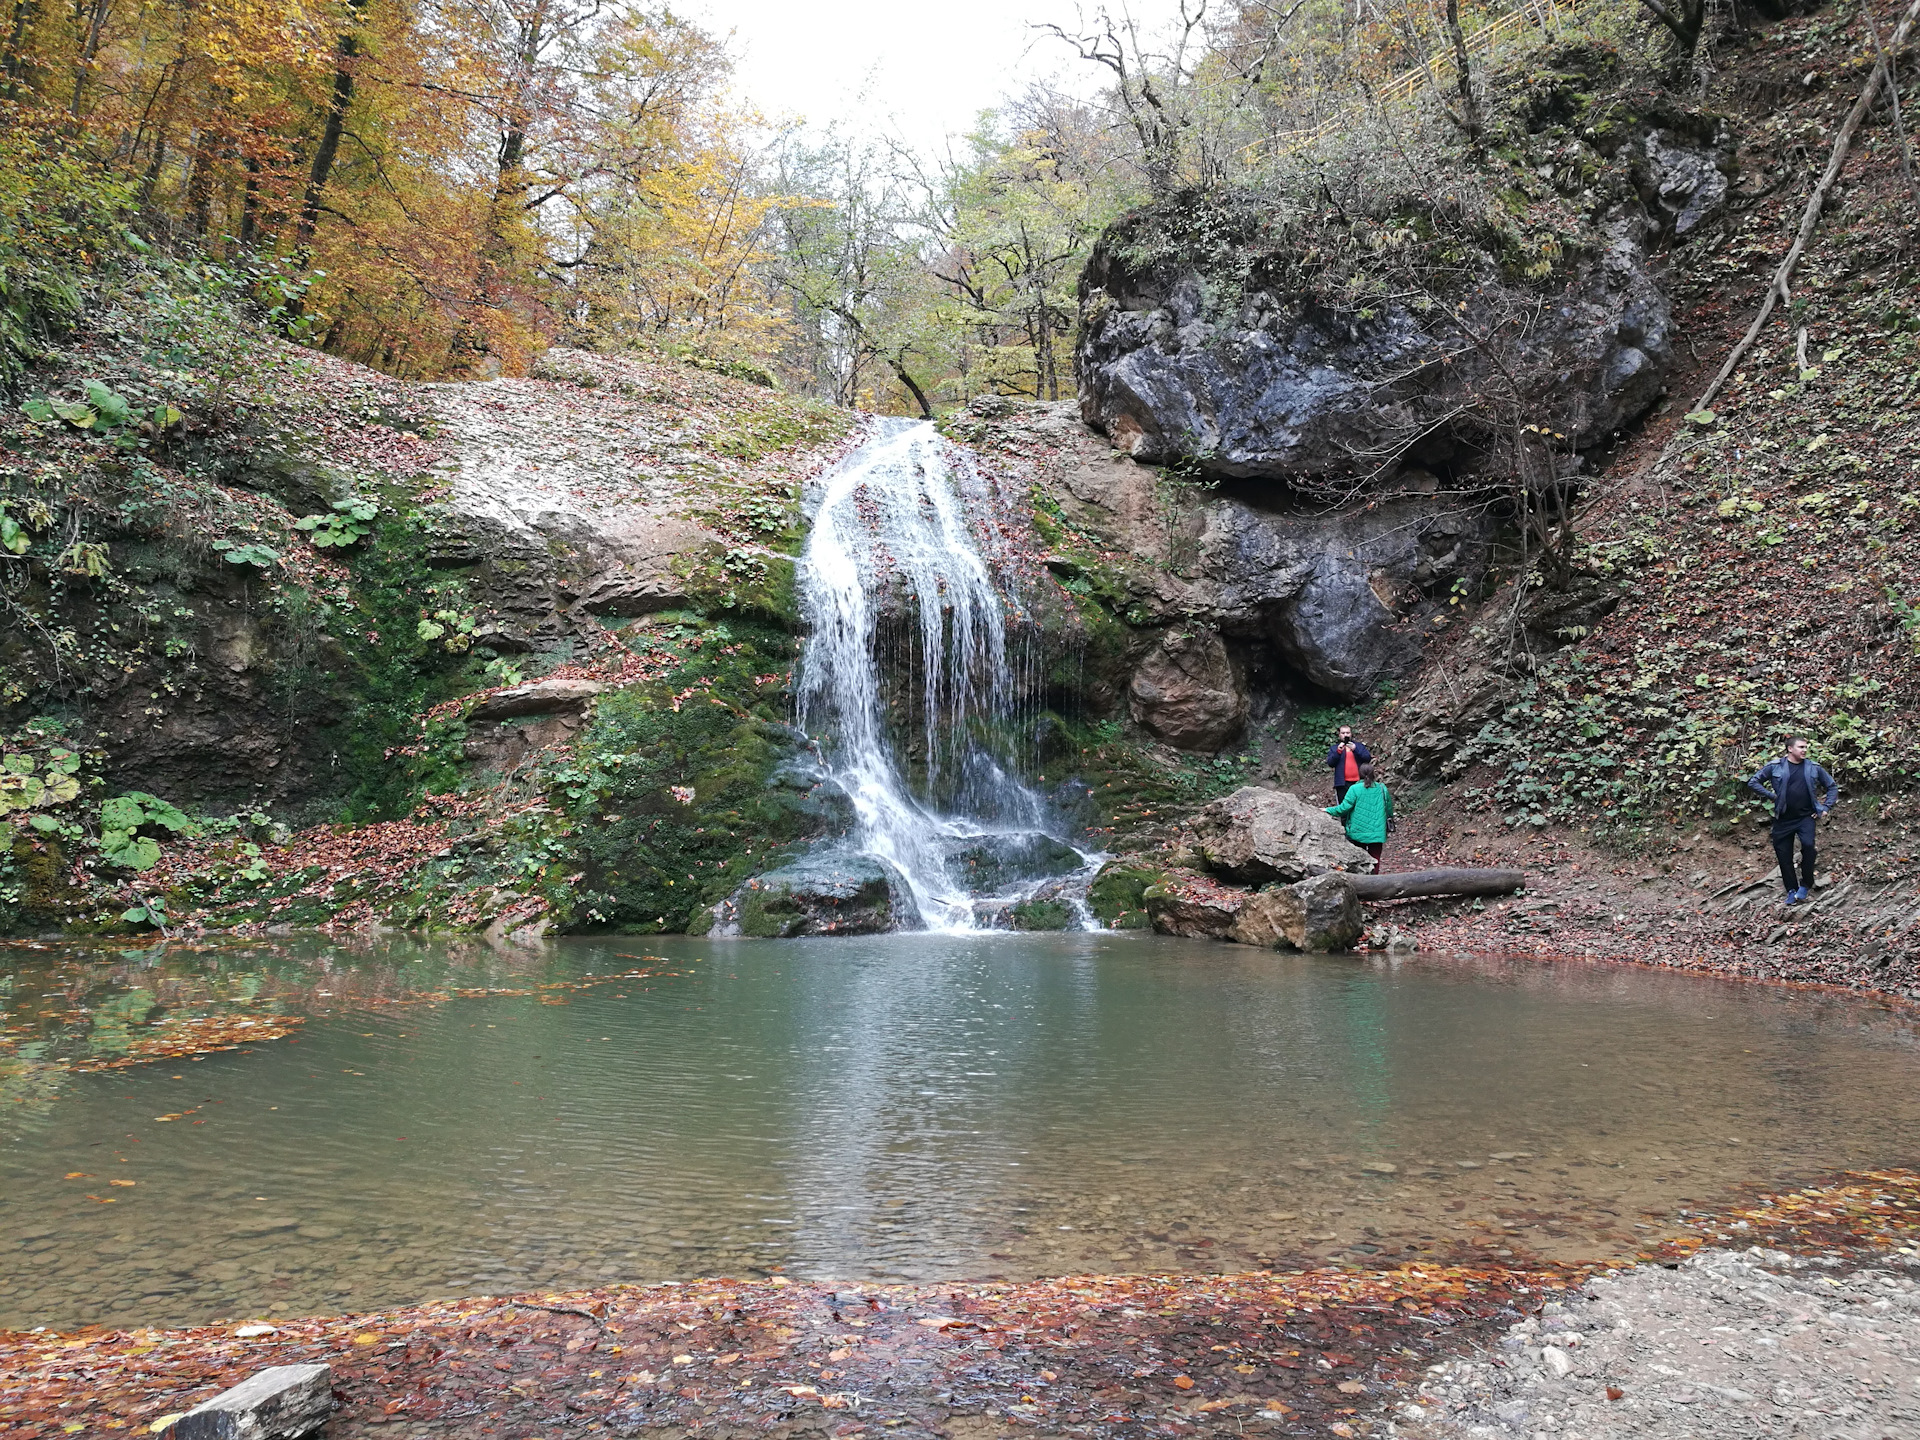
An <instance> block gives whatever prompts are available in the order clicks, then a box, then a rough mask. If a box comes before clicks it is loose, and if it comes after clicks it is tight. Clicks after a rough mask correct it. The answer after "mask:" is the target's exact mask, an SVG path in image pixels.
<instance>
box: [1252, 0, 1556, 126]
mask: <svg viewBox="0 0 1920 1440" xmlns="http://www.w3.org/2000/svg"><path fill="white" fill-rule="evenodd" d="M1582 3H1583V0H1522V3H1521V5H1520V7H1519V8H1518V9H1516V10H1510V11H1508V12H1507V13H1506V14H1505V15H1502V16H1501V17H1500V18H1499V19H1498V20H1495V21H1494V22H1493V23H1492V24H1490V25H1483V26H1481V27H1480V28H1479V29H1478V30H1476V31H1474V32H1473V33H1472V34H1471V35H1469V36H1467V37H1466V48H1467V53H1468V54H1469V55H1473V54H1479V53H1482V52H1485V51H1489V50H1491V49H1493V47H1494V45H1495V43H1496V42H1498V41H1499V39H1500V37H1501V36H1503V35H1505V34H1507V33H1508V32H1509V31H1513V30H1518V29H1520V28H1521V27H1522V26H1530V27H1537V28H1539V29H1542V30H1549V29H1552V28H1553V27H1554V26H1555V25H1556V24H1558V23H1559V20H1560V16H1561V12H1562V11H1565V10H1572V9H1574V8H1576V7H1577V6H1578V5H1580V4H1582ZM1585 3H1592V0H1585ZM1452 65H1453V52H1452V50H1451V49H1448V50H1443V51H1441V52H1439V54H1438V55H1437V56H1436V55H1429V56H1428V57H1427V58H1426V59H1425V60H1423V61H1422V62H1421V63H1420V64H1418V65H1416V66H1414V67H1413V68H1412V69H1411V70H1405V71H1402V72H1401V73H1400V74H1398V75H1396V76H1394V77H1393V78H1392V79H1391V80H1389V81H1387V82H1386V83H1385V84H1383V85H1381V86H1380V87H1379V88H1378V89H1376V90H1375V91H1374V92H1373V95H1372V97H1371V101H1370V102H1369V101H1367V100H1350V101H1348V102H1347V103H1346V104H1344V105H1342V106H1340V107H1339V108H1338V109H1336V110H1335V111H1334V112H1333V114H1331V115H1329V116H1328V117H1327V118H1326V119H1325V120H1322V121H1321V122H1320V123H1319V124H1318V125H1315V126H1314V127H1313V128H1312V129H1310V130H1282V131H1281V132H1279V133H1278V134H1276V135H1272V136H1269V137H1267V138H1265V139H1261V140H1255V141H1254V142H1253V143H1252V144H1251V145H1248V146H1247V147H1246V148H1245V149H1243V150H1242V151H1241V152H1240V153H1241V154H1242V155H1243V156H1244V155H1249V154H1251V153H1252V152H1253V151H1254V150H1256V149H1258V148H1259V147H1260V146H1262V145H1273V146H1276V147H1284V148H1276V149H1275V150H1274V152H1273V153H1274V155H1275V157H1276V158H1277V157H1279V156H1283V155H1292V154H1294V153H1295V152H1296V151H1299V150H1304V149H1306V148H1307V146H1309V145H1312V144H1314V143H1315V142H1317V141H1320V140H1324V139H1326V138H1327V136H1329V135H1331V134H1333V132H1334V131H1336V130H1338V129H1340V128H1341V127H1342V126H1344V125H1345V124H1346V123H1347V122H1348V121H1349V120H1350V119H1352V118H1353V116H1354V115H1355V114H1358V113H1364V112H1365V110H1366V109H1367V106H1368V104H1369V103H1372V104H1377V105H1384V104H1387V103H1389V102H1391V101H1399V100H1411V99H1412V98H1413V97H1414V96H1415V95H1416V94H1417V93H1419V90H1420V88H1421V86H1422V85H1424V84H1428V83H1431V84H1436V85H1437V84H1438V83H1439V80H1440V72H1441V71H1443V70H1446V69H1450V68H1451V67H1452Z"/></svg>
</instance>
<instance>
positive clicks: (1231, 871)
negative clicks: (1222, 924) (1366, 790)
mask: <svg viewBox="0 0 1920 1440" xmlns="http://www.w3.org/2000/svg"><path fill="white" fill-rule="evenodd" d="M1193 833H1194V837H1195V840H1196V841H1197V844H1198V848H1199V851H1200V858H1201V861H1202V863H1203V864H1205V866H1206V867H1207V869H1208V870H1210V871H1212V872H1213V873H1214V874H1216V875H1220V876H1223V877H1225V878H1226V879H1229V880H1236V881H1239V882H1240V883H1242V884H1251V885H1258V884H1263V883H1265V882H1267V881H1270V880H1278V881H1280V882H1281V883H1283V884H1291V883H1292V882H1293V881H1296V880H1304V879H1306V878H1307V877H1308V876H1310V875H1319V874H1322V873H1324V872H1325V871H1328V870H1352V871H1355V872H1357V873H1362V874H1364V873H1366V872H1368V871H1371V870H1372V869H1373V857H1372V856H1371V855H1369V854H1367V852H1366V851H1364V850H1362V849H1361V848H1360V847H1359V846H1358V845H1355V844H1353V843H1352V842H1351V841H1349V840H1348V839H1347V835H1346V831H1345V830H1344V829H1342V828H1341V825H1340V822H1339V821H1338V820H1335V819H1334V818H1333V817H1332V816H1331V815H1329V814H1327V812H1326V811H1325V810H1324V809H1322V808H1321V807H1320V806H1318V805H1310V804H1308V803H1307V802H1306V801H1305V800H1302V799H1301V798H1300V797H1299V796H1298V795H1293V794H1290V793H1288V792H1287V791H1284V790H1268V789H1265V788H1263V787H1261V786H1258V785H1243V786H1241V787H1240V788H1239V789H1238V790H1236V791H1234V792H1233V793H1232V794H1231V795H1227V796H1223V797H1222V798H1220V799H1218V800H1215V801H1214V802H1213V803H1212V804H1210V805H1206V806H1203V807H1202V808H1201V810H1200V811H1199V813H1198V814H1196V815H1195V816H1194V817H1193Z"/></svg>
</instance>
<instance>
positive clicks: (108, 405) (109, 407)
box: [82, 380, 133, 427]
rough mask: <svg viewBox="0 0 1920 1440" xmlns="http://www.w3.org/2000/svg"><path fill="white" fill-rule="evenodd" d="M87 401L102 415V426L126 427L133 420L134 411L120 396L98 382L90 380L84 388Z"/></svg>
mask: <svg viewBox="0 0 1920 1440" xmlns="http://www.w3.org/2000/svg"><path fill="white" fill-rule="evenodd" d="M82 388H84V389H85V390H86V392H87V399H88V400H90V401H91V402H92V403H93V408H94V409H95V410H97V411H98V412H99V414H100V421H101V423H102V424H104V425H107V426H109V427H116V426H120V425H124V424H126V423H127V421H129V420H131V419H132V418H133V410H132V407H130V406H129V405H128V404H127V402H126V401H125V400H124V399H122V398H121V397H120V396H119V395H117V394H115V393H114V392H113V391H111V390H109V389H108V388H107V387H106V386H104V385H102V384H101V383H100V382H99V381H98V380H89V381H87V382H86V384H85V386H83V387H82Z"/></svg>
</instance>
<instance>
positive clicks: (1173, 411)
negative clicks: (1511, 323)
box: [1076, 186, 1698, 484]
mask: <svg viewBox="0 0 1920 1440" xmlns="http://www.w3.org/2000/svg"><path fill="white" fill-rule="evenodd" d="M1696 188H1698V186H1696ZM1167 203H1168V205H1170V206H1182V207H1187V208H1192V207H1194V206H1204V207H1206V209H1207V215H1208V219H1209V220H1210V221H1211V222H1212V225H1213V229H1214V230H1216V231H1218V232H1220V243H1221V244H1223V245H1224V246H1225V247H1226V248H1228V249H1234V248H1238V249H1242V250H1245V251H1248V252H1257V251H1261V250H1265V249H1270V248H1277V247H1280V246H1283V245H1286V244H1287V243H1288V242H1287V241H1286V239H1284V238H1283V237H1279V236H1275V235H1272V234H1271V232H1270V231H1269V230H1268V228H1267V227H1268V225H1269V223H1270V217H1271V215H1272V211H1271V209H1270V207H1266V206H1263V205H1261V204H1259V203H1258V202H1256V201H1255V200H1254V199H1253V198H1252V197H1250V196H1248V197H1238V198H1221V197H1196V196H1181V197H1177V198H1176V199H1175V200H1173V201H1170V202H1167ZM1188 228H1192V227H1191V225H1190V223H1189V221H1188V219H1187V217H1184V216H1183V217H1180V218H1178V219H1175V218H1173V217H1170V216H1169V215H1168V214H1166V213H1163V211H1161V210H1158V209H1146V210H1142V211H1136V212H1134V213H1133V214H1131V215H1129V216H1127V217H1125V218H1123V219H1122V220H1120V221H1119V222H1117V223H1116V224H1115V226H1114V227H1113V228H1112V229H1111V230H1109V231H1108V232H1107V234H1106V235H1104V236H1103V237H1102V238H1101V240H1100V241H1099V243H1098V244H1097V245H1096V246H1095V247H1094V251H1093V254H1092V257H1091V258H1090V259H1089V261H1088V263H1087V268H1086V271H1085V273H1084V274H1083V276H1082V278H1081V282H1080V306H1081V331H1080V341H1079V346H1078V350H1077V352H1076V364H1077V366H1078V371H1079V375H1080V378H1081V401H1080V405H1081V415H1082V417H1083V418H1084V419H1085V420H1086V422H1087V423H1088V424H1089V425H1091V426H1093V427H1094V428H1095V429H1097V430H1099V431H1101V432H1102V433H1103V434H1105V435H1107V436H1108V437H1109V438H1111V439H1112V440H1113V441H1114V443H1115V444H1116V445H1118V446H1120V447H1121V448H1122V449H1123V450H1125V451H1126V452H1127V453H1129V454H1130V455H1132V456H1134V458H1136V459H1139V460H1144V461H1148V462H1150V463H1155V464H1165V463H1169V462H1172V461H1177V460H1184V459H1194V460H1198V461H1200V462H1201V463H1203V464H1204V465H1205V467H1206V468H1207V469H1208V470H1209V471H1210V472H1212V473H1215V474H1219V475H1226V476H1235V477H1240V478H1247V477H1259V478H1263V479H1279V480H1286V481H1289V482H1293V483H1295V484H1300V483H1304V482H1316V483H1325V482H1341V481H1345V480H1348V479H1357V478H1360V477H1364V476H1366V475H1368V474H1369V473H1370V472H1373V471H1375V470H1377V469H1379V468H1380V467H1381V466H1382V465H1384V464H1388V463H1390V462H1391V461H1392V459H1393V458H1394V457H1397V456H1401V455H1403V454H1411V455H1412V457H1413V458H1414V459H1415V460H1417V461H1419V462H1421V463H1424V464H1433V463H1436V462H1452V461H1454V460H1455V459H1456V458H1457V457H1458V454H1459V443H1460V437H1459V436H1458V435H1456V434H1455V433H1454V431H1453V430H1452V428H1451V426H1450V420H1451V418H1452V417H1453V416H1454V415H1455V414H1457V413H1458V411H1459V409H1460V406H1461V402H1462V397H1463V396H1465V395H1468V394H1472V393H1475V392H1483V391H1486V390H1488V389H1490V388H1492V386H1493V384H1494V382H1495V381H1497V380H1500V379H1501V376H1502V371H1503V369H1504V370H1511V371H1514V372H1516V373H1517V372H1522V371H1524V372H1525V373H1527V374H1528V375H1530V376H1535V377H1537V389H1538V393H1537V394H1530V395H1529V396H1528V397H1527V400H1528V403H1529V406H1530V407H1531V408H1530V411H1529V413H1530V414H1531V415H1532V416H1534V417H1535V423H1545V424H1546V425H1548V426H1549V427H1550V428H1551V429H1552V430H1555V431H1558V432H1560V433H1561V434H1563V435H1564V436H1566V437H1567V438H1568V439H1569V440H1570V441H1571V443H1572V444H1573V445H1574V446H1575V447H1584V446H1588V445H1593V444H1596V443H1598V442H1599V441H1601V440H1604V439H1605V438H1606V437H1607V436H1608V435H1610V434H1611V433H1612V432H1613V431H1615V430H1617V429H1619V428H1620V427H1621V426H1622V425H1624V424H1625V423H1626V422H1627V421H1628V420H1630V419H1633V418H1634V417H1636V416H1638V415H1640V414H1641V413H1643V412H1644V411H1645V410H1647V408H1648V407H1649V406H1651V405H1652V404H1653V402H1654V401H1655V400H1656V399H1658V398H1659V394H1660V385H1661V382H1662V380H1663V379H1664V377H1665V375H1666V372H1667V368H1668V365H1669V363H1670V362H1671V360H1672V337H1671V335H1670V333H1669V331H1670V326H1671V311H1670V307H1669V306H1668V303H1667V299H1666V297H1665V295H1664V294H1662V293H1661V291H1660V289H1659V287H1658V286H1657V285H1656V284H1655V283H1654V281H1653V278H1652V275H1651V274H1650V272H1649V268H1648V262H1647V254H1646V251H1645V250H1644V248H1643V247H1642V243H1641V235H1642V232H1643V230H1644V228H1645V226H1644V222H1642V221H1640V220H1638V219H1637V218H1636V219H1635V220H1633V221H1629V220H1626V219H1622V220H1620V221H1618V222H1616V223H1614V224H1613V225H1611V226H1610V227H1609V228H1608V229H1607V231H1606V232H1605V234H1604V236H1603V238H1602V241H1601V243H1600V245H1599V246H1598V247H1597V249H1596V252H1595V253H1594V254H1593V255H1592V256H1591V258H1589V259H1588V260H1587V261H1585V262H1584V263H1583V264H1581V265H1580V266H1579V267H1578V269H1577V270H1576V271H1575V272H1574V273H1573V274H1572V275H1571V276H1570V277H1569V279H1568V281H1567V283H1566V285H1565V287H1564V289H1563V290H1562V291H1561V293H1560V294H1559V295H1558V296H1557V297H1556V300H1555V303H1553V304H1552V305H1549V306H1545V307H1541V313H1540V315H1539V317H1538V323H1537V324H1536V325H1535V326H1533V327H1532V328H1530V329H1529V330H1528V331H1527V334H1526V337H1525V339H1524V340H1516V341H1514V342H1513V353H1512V354H1505V355H1496V354H1494V353H1492V351H1491V350H1490V349H1489V348H1486V347H1483V346H1480V345H1476V344H1474V343H1471V341H1470V339H1469V338H1468V337H1471V336H1473V335H1488V334H1493V333H1496V332H1499V331H1501V330H1503V329H1504V328H1506V326H1505V320H1504V316H1505V312H1507V311H1508V310H1510V309H1511V308H1513V307H1514V306H1517V305H1525V304H1529V303H1530V297H1529V296H1527V295H1525V294H1524V293H1521V292H1513V291H1509V290H1508V289H1507V288H1505V287H1504V286H1502V285H1500V284H1498V283H1495V282H1493V281H1491V280H1489V281H1488V282H1487V283H1484V284H1480V285H1476V286H1473V287H1470V288H1468V289H1467V290H1465V291H1464V293H1463V294H1462V295H1461V296H1460V297H1459V298H1458V301H1457V303H1458V305H1459V306H1460V307H1462V308H1460V309H1459V311H1458V312H1457V314H1458V323H1457V324H1454V325H1436V324H1434V323H1433V321H1432V319H1431V318H1430V316H1429V315H1428V314H1425V313H1422V312H1421V311H1419V310H1417V309H1416V308H1414V306H1413V305H1412V304H1410V303H1406V302H1402V301H1400V300H1397V299H1383V300H1380V301H1378V302H1377V303H1372V304H1370V305H1368V306H1367V307H1364V308H1362V307H1353V308H1351V309H1341V308H1335V307H1334V306H1333V305H1331V304H1329V302H1328V301H1326V300H1325V299H1323V298H1322V297H1321V296H1320V295H1318V294H1317V293H1316V292H1315V291H1314V290H1313V289H1312V288H1310V287H1307V286H1304V285H1289V284H1276V285H1272V286H1263V285H1260V284H1256V283H1253V282H1248V283H1247V284H1246V285H1245V286H1244V287H1243V288H1240V289H1238V291H1237V293H1236V290H1235V287H1233V286H1231V285H1229V284H1225V283H1223V281H1222V279H1221V277H1220V276H1217V275H1215V274H1213V273H1212V270H1211V268H1210V261H1211V260H1212V257H1210V256H1196V255H1188V254H1183V253H1180V250H1179V248H1178V244H1177V242H1171V241H1168V240H1166V239H1164V238H1161V237H1162V236H1164V235H1165V233H1166V232H1168V231H1170V230H1175V229H1178V230H1180V231H1184V230H1186V229H1188ZM1156 240H1157V241H1158V242H1159V243H1156ZM1302 243H1303V242H1302ZM1449 298H1450V299H1451V298H1452V297H1449Z"/></svg>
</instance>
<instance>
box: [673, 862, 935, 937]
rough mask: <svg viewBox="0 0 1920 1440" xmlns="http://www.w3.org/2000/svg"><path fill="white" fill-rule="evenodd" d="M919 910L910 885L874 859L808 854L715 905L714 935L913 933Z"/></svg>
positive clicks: (758, 878)
mask: <svg viewBox="0 0 1920 1440" xmlns="http://www.w3.org/2000/svg"><path fill="white" fill-rule="evenodd" d="M919 923H920V916H919V911H918V910H917V908H916V907H915V906H914V903H913V899H912V896H911V895H909V894H908V892H907V888H906V885H905V883H904V882H903V881H902V880H901V879H900V877H899V876H898V875H897V874H896V873H895V872H894V871H893V870H892V869H890V868H889V867H888V866H886V865H884V864H882V863H881V862H880V861H879V860H876V859H875V858H874V857H873V856H871V855H856V854H845V853H829V854H823V855H809V856H806V857H804V858H803V859H799V860H795V861H792V862H790V863H788V864H786V865H783V866H781V867H780V868H779V869H777V870H769V871H768V872H767V873H766V874H764V875H756V876H755V877H754V878H753V879H751V880H749V881H747V883H746V884H744V885H742V886H741V887H740V888H739V889H738V890H736V891H735V892H734V893H733V895H732V896H730V897H729V898H728V899H726V900H723V901H722V902H721V903H720V904H718V905H716V906H715V907H714V914H713V924H712V928H711V929H710V930H709V931H708V932H707V933H708V934H710V935H713V936H716V937H718V936H729V935H748V936H753V937H756V938H761V939H778V940H791V939H795V938H798V937H800V936H804V935H873V934H877V933H879V932H881V931H883V930H900V929H912V928H914V927H915V926H917V925H918V924H919Z"/></svg>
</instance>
